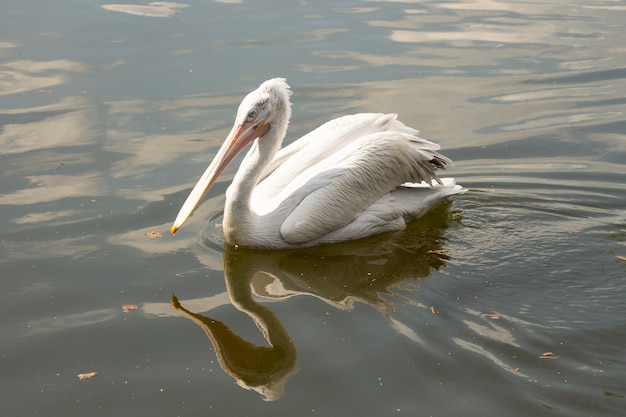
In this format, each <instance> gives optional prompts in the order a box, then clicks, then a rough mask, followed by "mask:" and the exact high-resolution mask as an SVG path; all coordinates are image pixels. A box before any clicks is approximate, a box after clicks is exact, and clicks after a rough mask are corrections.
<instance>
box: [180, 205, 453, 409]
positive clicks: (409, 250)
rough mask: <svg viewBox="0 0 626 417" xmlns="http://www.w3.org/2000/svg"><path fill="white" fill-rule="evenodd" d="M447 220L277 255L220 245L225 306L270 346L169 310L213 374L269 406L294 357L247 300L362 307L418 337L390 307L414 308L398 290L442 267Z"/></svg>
mask: <svg viewBox="0 0 626 417" xmlns="http://www.w3.org/2000/svg"><path fill="white" fill-rule="evenodd" d="M453 218H454V215H453V214H451V213H450V212H449V210H448V205H447V204H446V205H443V206H441V207H439V208H438V209H437V210H434V211H432V212H431V213H430V214H428V215H427V216H426V217H424V218H423V219H420V221H418V222H416V223H414V224H412V225H411V226H410V228H409V229H408V230H407V231H405V232H401V233H398V234H392V235H387V236H383V237H380V236H377V237H373V238H369V239H365V240H361V241H356V242H345V243H340V244H335V245H329V246H321V247H315V248H309V249H297V250H282V251H267V250H253V249H242V248H236V247H233V246H230V245H225V246H224V252H223V256H222V261H223V265H224V278H225V281H226V289H227V292H228V295H229V297H230V300H231V303H232V304H233V306H234V307H235V308H237V309H238V310H240V311H242V312H244V313H246V314H247V315H248V316H249V317H250V318H251V319H252V320H253V321H254V323H255V324H256V325H257V327H258V328H259V329H260V331H261V333H262V334H263V337H264V338H265V340H267V342H268V344H269V346H263V345H255V344H253V343H250V342H248V341H246V340H244V339H243V338H241V337H239V336H238V335H236V334H235V333H234V332H232V331H231V330H230V329H229V328H228V326H226V325H225V324H224V323H222V322H220V321H218V320H215V319H212V318H210V317H208V316H204V315H201V314H197V313H193V312H191V311H189V310H187V309H186V308H185V307H183V305H182V303H181V302H179V300H178V299H177V298H176V296H173V297H172V304H173V306H174V308H175V309H176V310H178V311H179V312H181V313H182V314H183V315H185V316H186V317H187V318H189V319H190V320H192V321H194V322H195V323H196V324H198V325H199V326H200V327H202V329H203V330H204V331H205V333H206V334H207V336H208V337H209V340H210V341H211V343H212V345H213V348H214V350H215V352H216V355H217V359H218V362H219V364H220V366H221V367H222V368H223V369H224V371H225V372H227V373H228V374H229V375H231V376H232V377H233V378H234V379H235V380H236V381H237V383H238V384H239V385H240V386H241V387H243V388H245V389H251V390H254V391H257V392H258V393H259V394H261V396H262V397H263V399H265V400H268V401H272V400H276V399H279V398H280V397H282V396H283V394H284V388H285V385H286V383H287V381H288V380H289V379H290V378H291V377H292V376H293V375H294V374H295V373H296V371H297V366H296V357H297V350H296V346H295V344H294V341H293V340H292V339H291V337H290V336H289V333H288V332H287V329H286V328H285V327H284V326H283V324H282V323H281V321H280V319H279V318H278V317H277V316H276V315H275V314H274V312H272V310H270V309H269V308H268V307H266V306H265V305H262V304H260V303H259V302H258V301H257V300H255V297H254V295H255V296H256V297H261V298H266V299H274V300H276V299H285V298H289V297H293V296H296V295H309V296H314V297H316V298H318V299H320V300H323V301H324V302H326V303H328V304H330V305H332V306H334V307H336V308H338V309H342V310H348V309H351V308H352V306H353V305H354V303H355V302H361V303H364V304H368V305H370V306H372V307H374V308H375V309H376V310H378V311H380V312H381V313H383V314H384V315H385V317H387V318H388V319H389V321H390V323H391V325H392V326H393V327H394V328H395V329H397V330H398V331H399V332H401V333H402V334H404V335H405V336H407V337H409V338H411V339H415V338H417V337H418V336H417V335H415V334H412V333H411V332H412V331H411V330H410V328H409V326H405V325H403V324H402V323H399V322H398V321H397V320H395V319H394V318H393V314H392V313H393V311H394V310H395V307H396V306H395V303H397V302H409V303H414V304H416V302H415V301H412V298H407V297H402V296H401V295H400V294H399V292H398V290H402V289H405V290H409V291H416V290H419V283H420V281H421V280H424V279H426V278H428V276H429V275H430V274H431V273H432V271H433V270H437V269H439V268H441V267H442V266H444V265H445V262H446V259H447V258H446V255H445V253H443V251H442V248H443V244H444V243H445V238H444V231H445V229H446V228H447V227H448V225H449V223H450V222H451V221H453ZM253 294H254V295H253Z"/></svg>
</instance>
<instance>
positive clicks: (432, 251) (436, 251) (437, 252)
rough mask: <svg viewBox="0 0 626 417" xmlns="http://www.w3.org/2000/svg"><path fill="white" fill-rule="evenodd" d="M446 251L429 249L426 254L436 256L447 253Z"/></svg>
mask: <svg viewBox="0 0 626 417" xmlns="http://www.w3.org/2000/svg"><path fill="white" fill-rule="evenodd" d="M447 252H448V250H447V249H431V250H429V251H428V252H426V253H436V254H442V253H447Z"/></svg>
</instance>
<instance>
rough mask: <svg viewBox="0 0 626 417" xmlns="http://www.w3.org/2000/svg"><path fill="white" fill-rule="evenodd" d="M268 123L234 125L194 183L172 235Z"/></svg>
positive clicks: (267, 127)
mask: <svg viewBox="0 0 626 417" xmlns="http://www.w3.org/2000/svg"><path fill="white" fill-rule="evenodd" d="M269 128H270V125H269V123H262V124H252V123H244V124H242V125H235V126H233V129H232V130H231V131H230V133H229V134H228V136H227V137H226V140H225V141H224V143H223V144H222V147H221V148H220V150H219V151H217V154H216V155H215V158H213V161H211V164H210V165H209V167H208V168H207V169H206V171H204V174H202V177H200V180H198V182H197V183H196V185H195V187H193V190H191V193H190V194H189V197H187V200H185V204H183V207H182V208H181V209H180V211H179V212H178V216H176V220H175V221H174V224H173V225H172V228H171V229H170V231H171V232H172V234H175V233H176V231H177V230H178V229H179V228H180V227H181V226H182V225H183V223H185V222H186V221H187V219H188V218H189V216H191V213H192V212H193V211H194V209H195V208H196V206H197V205H198V203H200V200H202V197H204V195H205V194H206V192H207V191H209V189H210V188H211V186H212V185H213V184H214V183H215V181H216V180H217V179H218V177H219V176H220V175H221V173H222V172H224V170H225V169H226V167H227V166H228V164H230V163H231V161H232V160H233V159H234V158H235V156H237V154H238V153H239V152H241V151H242V150H243V149H244V148H245V147H246V146H247V145H248V144H249V143H250V142H252V141H253V140H255V139H256V138H259V137H261V136H263V135H264V134H265V133H267V131H268V130H269Z"/></svg>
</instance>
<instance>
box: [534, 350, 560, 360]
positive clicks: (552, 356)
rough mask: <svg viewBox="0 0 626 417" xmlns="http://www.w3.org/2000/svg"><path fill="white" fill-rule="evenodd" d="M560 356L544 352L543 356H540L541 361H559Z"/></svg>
mask: <svg viewBox="0 0 626 417" xmlns="http://www.w3.org/2000/svg"><path fill="white" fill-rule="evenodd" d="M559 358H560V356H559V355H555V354H554V353H553V352H544V353H543V355H539V359H559Z"/></svg>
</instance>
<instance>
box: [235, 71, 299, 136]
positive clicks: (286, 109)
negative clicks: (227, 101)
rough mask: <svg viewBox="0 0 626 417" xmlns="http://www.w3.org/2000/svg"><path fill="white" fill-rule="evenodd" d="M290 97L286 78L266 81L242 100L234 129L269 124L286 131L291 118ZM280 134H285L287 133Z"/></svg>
mask: <svg viewBox="0 0 626 417" xmlns="http://www.w3.org/2000/svg"><path fill="white" fill-rule="evenodd" d="M290 95H291V88H290V87H289V85H288V84H287V80H285V79H284V78H272V79H271V80H267V81H265V82H264V83H263V84H261V85H260V86H259V88H257V89H256V90H254V91H252V92H250V93H248V95H247V96H246V97H245V98H244V99H243V100H242V102H241V104H240V105H239V109H238V110H237V116H236V118H235V126H234V127H233V128H235V127H237V126H245V125H250V124H260V125H262V124H267V125H269V126H270V127H272V128H279V129H281V128H284V129H285V131H286V129H287V124H288V123H289V119H290V118H291V102H290V101H289V96H290ZM278 133H282V134H284V133H285V132H278ZM281 138H282V135H281ZM255 139H256V138H255Z"/></svg>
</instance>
